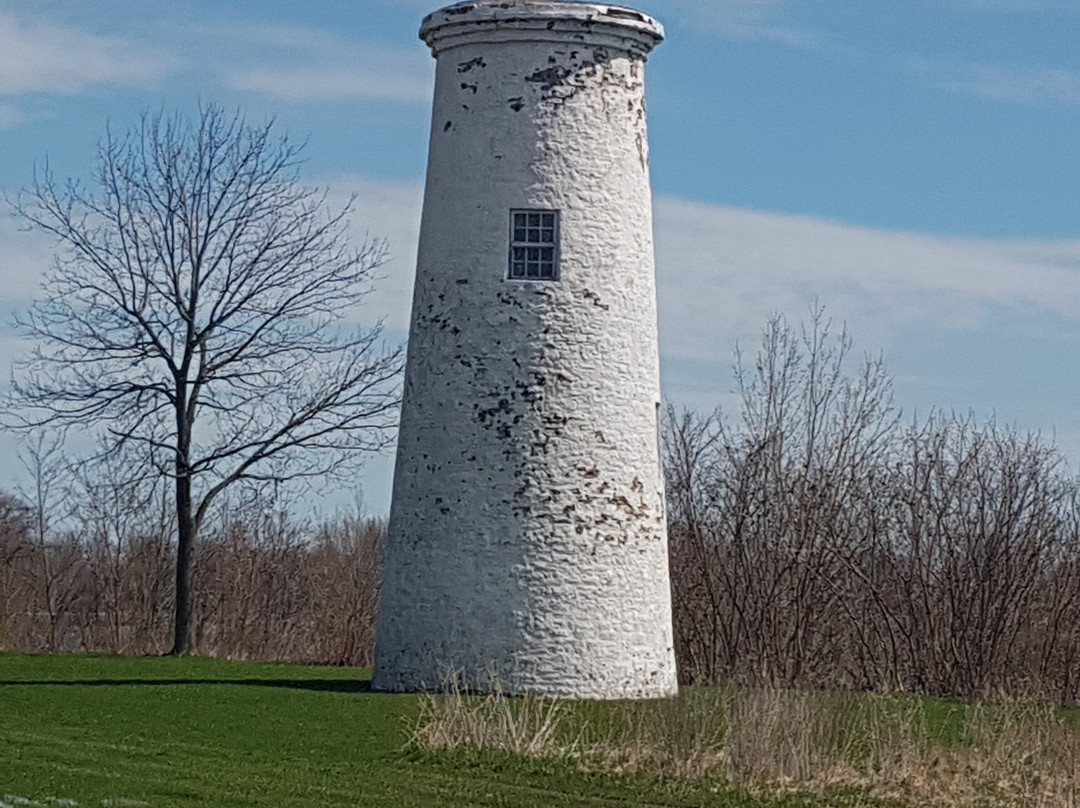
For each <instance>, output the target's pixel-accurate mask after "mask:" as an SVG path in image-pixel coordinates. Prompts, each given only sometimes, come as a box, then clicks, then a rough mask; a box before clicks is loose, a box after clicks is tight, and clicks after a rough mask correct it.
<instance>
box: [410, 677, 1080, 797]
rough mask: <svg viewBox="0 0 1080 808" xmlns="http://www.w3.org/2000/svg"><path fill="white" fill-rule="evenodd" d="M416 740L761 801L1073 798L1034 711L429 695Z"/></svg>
mask: <svg viewBox="0 0 1080 808" xmlns="http://www.w3.org/2000/svg"><path fill="white" fill-rule="evenodd" d="M412 744H413V745H414V746H415V747H417V748H419V749H425V750H445V749H462V748H466V749H474V750H485V751H503V752H511V753H513V754H517V755H523V756H526V757H532V758H558V759H563V760H565V761H569V762H570V763H571V764H572V765H574V766H575V767H578V768H582V769H585V770H590V771H604V772H610V773H616V774H626V773H639V772H641V773H648V774H653V775H660V776H664V777H691V778H706V779H712V780H715V781H716V782H717V783H722V784H725V785H734V786H738V787H742V788H745V789H747V790H749V791H750V792H752V793H759V794H784V793H809V794H824V793H828V792H830V791H836V790H838V789H854V790H857V791H858V792H861V793H864V794H866V795H868V796H869V797H875V798H880V799H882V800H884V801H886V802H888V801H891V802H892V804H896V803H899V804H902V805H910V806H941V807H942V808H945V807H946V806H972V807H973V808H975V807H976V806H978V807H979V808H997V807H998V806H1018V807H1020V806H1022V807H1023V808H1069V806H1075V805H1077V804H1078V798H1080V767H1078V764H1080V734H1078V733H1077V731H1076V729H1075V727H1070V726H1068V725H1067V722H1066V718H1065V717H1064V715H1063V714H1062V713H1061V712H1060V711H1059V710H1058V709H1056V708H1054V707H1052V706H1050V705H1048V704H1047V703H1046V702H1036V701H1031V702H1024V701H1001V702H989V701H983V702H978V703H976V704H974V705H971V706H968V707H966V708H965V707H963V706H961V705H953V706H952V711H951V712H950V710H949V709H948V707H947V706H946V705H942V704H941V703H937V702H932V701H926V700H923V699H918V698H914V697H904V696H896V695H886V694H853V693H825V692H815V691H808V690H787V689H783V688H774V687H767V688H750V687H725V688H691V689H688V690H685V691H684V692H683V694H682V695H681V696H680V697H679V698H677V699H672V700H668V701H658V702H651V703H650V702H639V703H618V704H613V705H602V706H599V707H598V706H596V705H585V704H580V703H579V704H574V703H569V702H555V701H545V700H540V699H530V698H523V699H513V698H507V697H504V696H502V695H500V694H499V693H498V692H496V693H494V694H489V695H486V696H470V695H468V694H465V693H462V692H461V691H459V690H456V689H454V688H451V689H450V691H449V692H448V693H447V694H446V695H441V696H438V695H433V696H427V697H425V699H424V702H423V707H422V712H421V716H420V719H419V721H418V723H417V725H416V727H415V729H414V732H413V735H412Z"/></svg>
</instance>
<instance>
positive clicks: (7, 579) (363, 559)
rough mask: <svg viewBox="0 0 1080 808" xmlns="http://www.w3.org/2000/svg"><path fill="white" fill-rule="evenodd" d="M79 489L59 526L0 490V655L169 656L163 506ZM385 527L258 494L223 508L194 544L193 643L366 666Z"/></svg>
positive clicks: (171, 549)
mask: <svg viewBox="0 0 1080 808" xmlns="http://www.w3.org/2000/svg"><path fill="white" fill-rule="evenodd" d="M159 493H160V491H159ZM82 494H83V496H81V497H78V499H77V501H78V502H79V503H80V508H79V509H78V511H77V512H76V513H75V514H74V515H72V516H71V517H69V518H68V519H67V520H65V522H64V525H63V527H60V528H55V529H54V528H53V527H51V526H50V524H49V519H48V515H47V514H46V515H45V516H42V514H41V512H40V511H36V509H35V508H32V507H28V506H27V505H25V504H23V503H22V502H20V501H19V500H16V499H14V498H12V497H10V496H4V497H0V650H15V651H31V652H39V651H48V652H56V651H108V652H111V653H118V654H158V653H162V652H164V651H167V650H168V649H169V647H170V643H171V642H172V619H173V587H172V577H173V570H174V565H175V546H174V541H173V525H172V522H171V520H170V516H169V510H168V508H167V506H160V507H158V508H156V509H155V508H154V507H153V505H154V503H153V500H152V498H151V499H150V500H147V498H146V497H143V496H137V495H136V494H135V493H133V492H132V491H131V490H130V489H125V488H124V486H118V485H108V486H104V487H103V489H102V490H96V491H90V492H87V491H85V490H84V491H83V492H82ZM65 495H66V496H71V495H72V491H71V489H65ZM45 505H46V506H48V503H47V502H46V503H45ZM382 530H383V524H382V523H381V522H380V521H377V520H371V519H364V518H358V517H348V516H344V517H338V518H334V519H330V520H323V521H306V522H305V521H297V520H293V519H291V518H290V517H289V516H288V515H287V514H286V513H285V512H283V511H281V510H280V509H275V508H273V507H272V506H268V505H267V503H266V502H263V501H260V500H258V499H255V500H252V501H250V502H247V503H245V504H243V505H242V506H240V507H236V508H232V509H223V510H222V511H221V512H220V513H219V514H218V518H217V520H216V522H215V524H213V525H212V526H210V527H209V528H208V529H207V533H206V538H205V540H204V541H203V542H202V543H201V544H200V546H199V548H198V550H197V551H196V571H195V584H196V588H195V619H194V623H193V636H194V638H195V648H196V649H197V650H198V652H199V653H202V654H206V655H211V656H220V657H228V658H232V659H266V660H285V659H287V660H296V661H304V662H321V663H329V664H343V665H370V664H371V652H372V649H373V647H374V631H375V621H374V618H375V598H376V592H377V587H378V545H379V539H380V537H381V535H382Z"/></svg>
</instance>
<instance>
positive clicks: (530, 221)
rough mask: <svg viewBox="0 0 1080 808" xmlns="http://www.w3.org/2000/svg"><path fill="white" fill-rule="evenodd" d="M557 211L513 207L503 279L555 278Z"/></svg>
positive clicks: (556, 265)
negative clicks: (505, 272)
mask: <svg viewBox="0 0 1080 808" xmlns="http://www.w3.org/2000/svg"><path fill="white" fill-rule="evenodd" d="M559 236H560V234H559V211H557V210H549V209H546V208H513V209H511V211H510V249H509V254H508V257H507V274H506V279H507V280H511V281H557V280H559V275H560V272H559V258H560V255H559V241H560V238H559Z"/></svg>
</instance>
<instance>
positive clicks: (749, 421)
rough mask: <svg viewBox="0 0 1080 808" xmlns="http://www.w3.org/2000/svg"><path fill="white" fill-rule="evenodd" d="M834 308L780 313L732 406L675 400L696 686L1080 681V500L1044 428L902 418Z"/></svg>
mask: <svg viewBox="0 0 1080 808" xmlns="http://www.w3.org/2000/svg"><path fill="white" fill-rule="evenodd" d="M850 353H851V343H850V340H849V339H848V337H847V336H846V335H845V334H840V335H837V336H836V337H833V336H832V335H830V333H829V327H828V323H827V322H826V321H825V320H824V318H823V317H822V315H821V313H820V312H817V313H815V314H814V316H813V317H812V318H811V322H810V323H809V325H808V326H806V327H805V328H802V329H794V328H791V327H790V326H788V325H787V324H786V323H785V322H784V321H783V320H782V319H774V320H772V321H771V322H770V323H769V324H768V326H767V328H766V330H765V333H764V339H763V343H762V346H761V349H760V350H759V352H758V353H757V355H756V356H755V357H754V358H753V359H752V360H744V359H742V358H740V359H739V361H738V362H737V369H736V379H737V382H738V392H739V404H738V408H737V412H736V413H733V414H730V415H729V414H728V413H720V412H717V413H715V414H713V415H710V416H702V415H698V414H695V413H685V414H682V415H676V414H673V413H671V414H669V418H668V422H667V425H666V435H665V442H664V447H665V448H664V451H665V468H666V474H667V485H668V509H669V526H670V543H671V563H672V578H673V585H672V591H673V595H674V606H675V635H676V650H677V654H678V659H679V665H680V671H681V675H682V677H683V678H684V680H686V681H690V682H707V683H711V682H719V681H730V680H736V681H750V682H758V683H761V682H764V683H770V684H775V685H781V686H801V687H816V688H835V687H850V688H859V689H874V690H877V689H889V690H902V691H910V692H918V693H929V694H935V695H942V696H945V695H955V696H964V697H969V696H977V695H994V694H1001V693H1010V694H1037V695H1043V696H1050V697H1052V698H1055V699H1059V700H1062V701H1069V702H1075V701H1077V700H1078V696H1080V497H1078V488H1077V485H1076V481H1075V480H1074V479H1073V478H1071V477H1070V476H1069V475H1068V474H1067V473H1066V469H1065V466H1064V462H1063V460H1062V458H1061V456H1060V455H1059V454H1058V453H1057V452H1056V451H1055V450H1054V449H1053V448H1051V447H1050V446H1048V445H1047V444H1046V443H1044V442H1043V441H1042V440H1040V438H1039V437H1038V436H1036V435H1030V434H1022V433H1020V432H1017V431H1015V430H1013V429H1008V428H1002V427H999V426H996V425H995V424H993V423H987V424H980V423H977V422H976V421H975V420H974V419H973V418H972V417H965V416H957V415H952V414H934V415H930V416H929V417H926V418H924V419H922V420H918V421H914V422H908V421H903V422H902V421H901V420H900V418H899V417H898V414H897V411H896V409H895V408H894V407H893V402H892V395H891V379H890V376H889V375H888V373H887V371H886V369H885V367H884V365H883V363H882V362H881V361H880V359H877V360H875V359H873V358H868V359H864V360H863V361H862V363H861V365H860V366H859V367H857V368H855V369H852V370H851V371H850V372H849V369H848V365H849V361H850V360H851V359H852V357H851V356H850Z"/></svg>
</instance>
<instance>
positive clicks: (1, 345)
mask: <svg viewBox="0 0 1080 808" xmlns="http://www.w3.org/2000/svg"><path fill="white" fill-rule="evenodd" d="M437 6H438V3H430V2H424V1H423V0H348V2H343V0H306V1H305V2H302V3H297V2H290V3H287V2H281V1H280V0H262V1H261V2H259V3H250V2H241V1H240V0H182V2H170V3H166V2H162V1H161V0H92V1H91V0H0V193H7V194H9V195H10V194H12V193H15V192H17V191H18V189H19V188H20V187H24V186H26V185H28V184H29V183H30V182H32V180H33V175H34V170H35V167H37V168H39V169H40V168H41V167H42V166H43V165H45V164H46V162H47V163H48V165H49V166H50V168H51V169H52V170H53V171H54V172H55V173H56V174H57V175H58V176H60V177H68V176H70V177H84V176H86V175H87V174H88V173H89V171H90V170H91V168H92V166H93V161H94V155H95V148H96V144H97V142H98V141H99V139H100V138H101V137H102V135H103V134H104V132H105V130H106V127H110V128H111V129H112V130H113V131H118V132H122V131H124V130H126V129H127V128H129V127H130V126H132V125H133V124H135V123H136V122H137V121H138V119H139V117H140V115H141V114H143V113H145V112H147V111H150V112H154V111H158V110H165V111H173V110H179V111H181V112H186V113H189V114H190V113H194V112H195V111H196V110H197V109H198V106H199V104H205V103H208V102H215V103H220V104H223V105H225V106H226V107H229V108H236V109H239V110H240V111H242V112H243V113H244V114H245V115H246V116H247V118H248V119H249V120H250V121H253V122H262V121H265V120H267V119H270V118H272V119H274V120H275V122H276V123H275V126H276V127H277V128H278V129H279V130H280V131H283V132H287V133H288V134H289V135H290V136H291V137H293V138H296V139H301V140H304V139H306V140H307V147H306V150H305V157H306V162H305V164H304V166H303V170H302V176H303V180H304V182H306V183H310V184H313V185H322V186H326V187H329V188H330V189H331V191H332V194H333V196H334V198H336V199H344V198H346V197H347V196H348V195H349V194H350V193H356V194H357V195H358V205H357V214H356V216H355V218H354V221H353V225H352V227H353V232H354V233H355V234H356V238H357V239H360V238H362V237H363V236H364V235H365V234H370V235H372V236H377V237H383V238H386V239H387V240H388V241H389V245H390V251H391V260H390V261H389V263H387V264H386V266H385V267H384V268H383V273H384V277H383V278H382V279H381V280H380V282H379V285H378V288H377V290H376V292H375V293H374V294H373V295H371V296H370V297H369V298H368V299H367V301H366V303H365V306H364V310H363V311H361V312H358V313H357V315H356V316H357V317H359V318H361V319H365V320H371V319H373V318H376V317H383V318H385V323H386V327H387V330H388V334H389V336H390V337H391V338H392V339H395V340H404V338H405V334H406V331H407V327H408V314H409V302H410V294H411V284H412V274H413V270H414V261H415V246H416V245H415V241H416V237H417V231H418V226H419V214H420V207H421V203H422V193H423V188H422V183H423V176H424V168H425V161H426V149H427V135H428V125H429V121H428V116H429V114H430V102H431V91H432V86H433V67H434V61H433V60H432V59H431V57H430V54H429V52H428V51H427V49H426V47H425V46H424V45H423V43H422V42H420V41H419V40H418V39H417V37H416V33H417V30H418V28H419V24H420V20H421V19H422V17H423V16H424V14H426V13H427V12H429V11H432V10H434V9H435V8H436V7H437ZM636 6H637V7H638V8H640V9H642V10H644V11H647V12H649V13H651V14H653V15H654V16H656V17H657V18H659V19H660V20H661V21H662V22H663V23H664V24H665V26H666V29H667V41H666V42H665V43H664V44H662V45H661V46H660V47H659V48H658V49H657V51H656V52H655V53H654V54H653V55H652V56H651V57H650V60H649V65H648V70H647V87H648V102H649V127H650V139H651V157H652V179H653V190H654V205H655V214H656V223H655V227H656V246H657V277H658V289H659V302H660V333H661V367H662V369H661V377H662V388H663V393H664V396H665V398H666V399H667V401H668V402H670V403H672V404H674V405H676V406H690V407H694V408H698V409H703V410H709V409H712V408H713V407H714V406H716V405H718V404H723V405H726V406H730V405H731V404H732V403H733V395H732V394H733V387H734V382H733V379H732V376H731V365H732V361H733V352H734V350H735V347H736V345H737V344H738V345H742V346H743V347H744V349H752V348H753V346H754V345H755V343H756V340H757V335H758V333H759V332H760V330H761V327H762V325H763V324H764V322H765V320H766V318H768V317H769V316H770V315H772V314H774V313H780V314H784V315H785V316H787V317H788V318H789V319H790V320H791V321H792V322H796V323H797V322H799V321H800V320H804V319H805V317H806V314H807V311H808V309H809V307H810V306H812V305H814V303H815V301H817V302H818V303H820V304H821V305H823V306H824V307H825V309H826V312H827V314H828V315H830V316H831V317H832V318H833V320H834V321H835V322H836V323H837V324H838V325H839V324H841V323H844V324H846V326H847V328H848V331H849V332H850V334H851V336H852V338H853V339H854V341H855V348H856V350H857V351H859V352H865V353H869V354H875V355H876V354H878V353H881V354H882V355H883V356H884V357H885V360H886V362H887V364H888V367H889V370H890V372H891V374H892V376H893V377H894V380H895V383H894V390H895V394H896V400H897V403H898V404H899V405H900V406H901V407H902V408H903V412H904V414H905V417H906V418H914V417H918V416H920V415H925V414H927V413H929V412H931V411H932V410H935V409H945V410H949V409H955V410H958V411H961V412H967V411H969V410H971V411H973V412H974V413H975V414H976V415H977V416H978V417H980V418H988V417H995V418H996V419H997V421H998V422H999V423H1002V424H1009V425H1015V426H1016V427H1018V428H1020V429H1022V430H1034V431H1039V432H1041V433H1042V434H1043V435H1044V436H1045V437H1046V438H1047V439H1048V440H1053V441H1055V442H1056V443H1057V444H1058V445H1059V446H1060V448H1061V449H1062V451H1063V452H1064V453H1065V455H1066V457H1067V458H1068V460H1069V463H1070V467H1071V468H1072V469H1073V470H1076V469H1077V468H1078V464H1080V49H1078V48H1077V47H1076V43H1077V42H1078V41H1080V3H1078V2H1077V1H1076V0H901V2H895V3H877V2H866V3H853V2H851V0H811V1H810V2H807V0H641V2H639V3H637V4H636ZM49 256H50V245H49V244H48V242H46V241H45V240H44V239H42V238H41V237H40V236H37V235H34V234H28V233H25V232H21V231H20V229H19V227H18V223H17V222H16V221H14V220H13V219H11V218H10V217H9V216H7V214H6V212H4V213H3V214H2V215H0V277H2V279H3V283H2V284H0V315H3V324H2V325H0V362H2V364H3V365H4V366H5V368H6V367H8V366H10V364H11V360H12V358H13V357H15V356H17V355H19V353H20V352H21V351H24V350H25V349H26V348H27V345H26V344H25V343H24V342H23V341H22V340H21V339H20V338H19V336H18V334H17V333H16V332H15V331H14V330H13V329H12V328H11V327H10V325H9V321H10V318H11V315H12V314H14V313H16V312H18V311H21V310H24V309H25V308H26V307H27V306H28V305H29V303H30V301H31V300H33V299H34V297H35V295H36V294H37V293H38V290H37V279H38V278H39V277H40V276H41V273H42V271H43V270H44V269H45V267H47V265H48V263H49V260H50V259H49ZM5 378H6V374H5ZM13 453H14V444H13V442H12V440H11V439H10V437H9V436H0V458H3V457H6V458H7V459H6V460H4V461H3V462H2V463H0V489H10V488H11V487H13V486H14V485H16V484H17V482H18V479H19V478H18V472H17V469H16V467H17V464H16V463H15V462H14V460H13ZM391 469H392V459H391V458H390V457H389V456H388V455H387V456H383V457H380V458H375V459H374V460H373V461H372V462H370V463H369V464H368V466H367V468H366V470H365V471H364V472H363V474H362V475H361V477H360V478H359V479H358V480H357V481H356V485H355V488H354V489H353V490H351V491H347V492H345V496H348V497H352V496H355V495H358V493H359V492H362V498H363V506H364V507H365V508H366V509H367V510H368V511H369V512H371V513H375V514H381V513H385V511H386V510H387V508H388V505H389V490H390V476H391V473H392V472H391ZM325 496H326V500H325V501H326V502H333V501H341V497H342V496H343V494H342V492H341V491H336V492H330V491H327V492H325ZM335 498H336V500H335Z"/></svg>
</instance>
